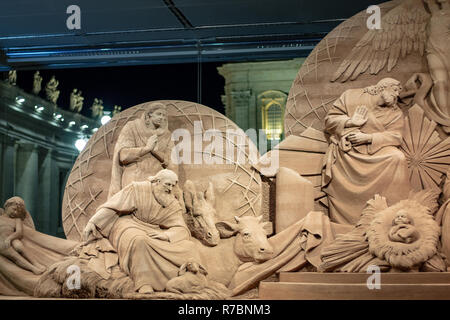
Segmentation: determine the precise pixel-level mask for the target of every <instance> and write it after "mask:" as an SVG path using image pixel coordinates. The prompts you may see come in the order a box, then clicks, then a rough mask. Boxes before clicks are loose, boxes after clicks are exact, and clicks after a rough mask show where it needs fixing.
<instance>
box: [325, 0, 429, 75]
mask: <svg viewBox="0 0 450 320" xmlns="http://www.w3.org/2000/svg"><path fill="white" fill-rule="evenodd" d="M429 19H430V15H429V14H428V13H427V11H426V10H425V7H424V5H423V3H422V0H406V1H404V2H402V3H401V4H400V5H398V6H396V7H395V8H393V9H392V10H390V11H389V12H387V13H386V14H385V15H384V16H383V18H382V19H381V29H372V30H369V31H368V32H367V33H366V34H365V35H364V36H363V38H362V39H361V40H360V41H359V42H358V43H357V44H356V46H355V47H354V48H353V49H352V51H351V52H350V54H349V56H348V57H347V58H345V59H344V61H343V62H342V63H341V65H340V66H339V68H338V69H337V71H336V72H335V73H334V75H333V77H332V79H331V81H333V82H334V81H336V80H338V79H339V78H340V80H339V81H340V82H345V81H347V80H348V79H351V80H355V79H356V78H357V77H358V76H359V75H360V74H362V73H364V72H366V71H367V70H369V71H370V73H371V74H377V73H378V72H380V70H382V69H383V68H384V67H385V66H386V65H387V70H388V71H389V72H390V71H391V70H392V68H394V67H395V65H396V64H397V62H398V60H399V58H400V57H402V58H405V57H406V55H408V54H410V53H412V52H419V53H420V55H422V56H423V54H424V51H425V42H426V39H427V35H426V26H427V23H428V21H429Z"/></svg>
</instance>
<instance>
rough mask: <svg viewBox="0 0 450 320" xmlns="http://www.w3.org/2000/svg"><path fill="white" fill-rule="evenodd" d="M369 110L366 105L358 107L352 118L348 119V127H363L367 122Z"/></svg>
mask: <svg viewBox="0 0 450 320" xmlns="http://www.w3.org/2000/svg"><path fill="white" fill-rule="evenodd" d="M368 113H369V110H367V107H366V106H359V107H357V108H356V111H355V113H354V114H353V116H352V118H351V119H350V120H348V122H347V125H346V126H347V127H361V126H362V125H363V124H365V123H366V122H367V119H368Z"/></svg>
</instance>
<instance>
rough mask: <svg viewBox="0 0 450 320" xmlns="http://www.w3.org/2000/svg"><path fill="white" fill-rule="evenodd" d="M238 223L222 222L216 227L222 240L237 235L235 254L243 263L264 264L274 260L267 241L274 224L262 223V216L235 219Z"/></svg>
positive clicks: (270, 246) (271, 249)
mask: <svg viewBox="0 0 450 320" xmlns="http://www.w3.org/2000/svg"><path fill="white" fill-rule="evenodd" d="M234 219H235V220H236V223H230V222H227V221H221V222H218V223H216V227H217V229H218V230H219V232H220V236H221V237H222V238H229V237H232V236H234V235H236V241H235V243H234V252H235V253H236V255H237V256H238V257H239V259H240V260H241V261H243V262H248V261H256V262H264V261H267V260H269V259H271V258H272V256H273V248H272V245H271V244H270V243H269V241H268V240H267V235H269V234H271V233H272V223H271V222H262V216H259V217H252V216H245V217H241V218H239V217H234Z"/></svg>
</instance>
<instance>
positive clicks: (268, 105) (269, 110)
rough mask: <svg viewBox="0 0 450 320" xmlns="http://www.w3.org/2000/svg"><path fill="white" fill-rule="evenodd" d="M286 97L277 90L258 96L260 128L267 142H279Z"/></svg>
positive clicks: (281, 133) (281, 135)
mask: <svg viewBox="0 0 450 320" xmlns="http://www.w3.org/2000/svg"><path fill="white" fill-rule="evenodd" d="M286 98H287V95H286V94H285V93H284V92H281V91H277V90H268V91H265V92H263V93H261V94H260V95H258V104H259V106H260V108H261V111H262V127H263V129H264V130H265V132H266V136H267V139H268V140H281V139H282V137H283V133H284V107H285V105H286Z"/></svg>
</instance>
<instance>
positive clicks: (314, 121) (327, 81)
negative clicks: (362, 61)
mask: <svg viewBox="0 0 450 320" xmlns="http://www.w3.org/2000/svg"><path fill="white" fill-rule="evenodd" d="M416 2H417V6H415V7H414V10H416V11H417V12H419V13H418V14H417V16H419V15H420V21H422V23H421V24H420V26H419V25H418V26H409V27H407V28H408V32H411V33H409V34H410V35H412V36H414V34H415V32H417V30H415V29H420V31H423V30H422V29H423V28H424V26H425V25H426V21H427V19H428V14H427V13H426V12H425V11H424V9H423V8H420V7H419V5H420V3H419V2H418V1H416ZM402 3H405V4H406V1H403V0H400V1H390V2H386V3H383V4H380V5H379V6H380V8H381V17H382V18H384V17H385V16H386V14H387V13H388V12H389V11H390V10H392V9H394V8H396V7H397V6H398V5H399V4H402ZM396 10H397V9H396ZM416 11H414V15H416ZM391 14H392V13H391ZM369 16H370V14H368V13H366V11H361V12H360V13H358V14H356V15H355V16H353V17H351V18H350V19H348V20H346V21H344V22H343V23H341V24H340V25H339V26H337V27H336V28H335V29H334V30H333V31H331V32H330V33H329V34H328V35H327V36H326V37H325V38H324V39H323V40H322V41H320V43H319V44H318V45H317V46H316V47H315V48H314V50H313V51H312V52H311V54H310V55H309V56H308V58H307V59H306V60H305V62H304V63H303V65H302V67H301V68H300V70H299V72H298V74H297V77H296V79H295V80H294V83H293V84H292V87H291V89H290V92H289V96H288V100H287V104H286V113H285V121H284V124H285V131H286V136H289V135H291V134H293V135H299V134H301V133H302V132H303V131H304V130H305V129H306V128H308V127H310V126H312V127H313V128H315V129H318V130H323V128H324V121H323V118H324V117H325V115H326V114H327V112H328V110H329V109H330V107H331V106H332V105H333V102H334V101H335V100H336V99H337V98H339V96H340V95H341V94H342V93H343V92H344V91H345V90H347V89H351V88H363V87H366V86H369V85H373V84H376V83H377V82H378V81H379V80H381V79H383V78H386V77H390V78H395V79H397V80H399V81H401V82H402V83H403V84H404V83H405V82H406V81H407V80H408V79H409V78H410V77H411V75H412V74H413V73H416V72H428V66H427V61H426V58H425V54H423V55H421V54H420V53H419V52H420V50H417V51H414V45H412V49H411V52H410V53H409V54H407V55H406V56H405V57H404V58H403V57H402V55H401V54H400V57H399V59H398V61H397V63H396V65H395V66H394V67H393V69H392V70H391V71H390V72H388V71H387V69H388V63H386V64H385V66H384V67H383V68H382V69H381V70H380V71H379V72H378V73H377V74H372V73H371V68H368V69H367V70H366V71H365V72H364V73H362V74H360V75H359V76H358V77H357V78H356V79H355V80H350V79H349V80H346V81H345V82H341V81H342V80H343V77H341V78H339V79H337V80H336V81H334V82H332V81H331V80H332V78H333V75H334V74H335V72H336V71H337V70H338V68H339V67H340V65H341V63H342V62H343V61H344V60H345V59H347V58H349V57H350V54H351V53H352V49H353V48H354V47H355V46H356V44H357V43H358V42H359V41H360V40H361V39H362V38H363V36H364V35H365V34H366V33H367V32H368V28H367V19H368V17H369ZM402 19H403V18H401V19H398V20H396V24H398V25H399V26H400V27H401V24H402ZM411 19H414V18H411ZM417 19H418V18H417ZM391 25H393V24H391ZM383 26H384V27H385V28H389V27H390V26H388V25H387V24H384V23H382V28H383ZM415 27H416V28H415ZM421 36H422V35H421ZM403 38H405V39H407V37H406V36H404V37H402V39H401V40H400V43H401V41H402V40H403ZM394 44H396V43H395V42H394ZM370 50H372V49H370ZM370 50H369V52H368V53H367V54H370V53H371V51H370ZM388 50H389V49H386V52H384V53H383V52H382V53H380V57H382V55H383V54H385V53H386V54H387V51H388ZM377 59H378V57H375V60H377ZM381 60H382V59H380V60H379V61H381ZM375 68H376V66H375Z"/></svg>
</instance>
